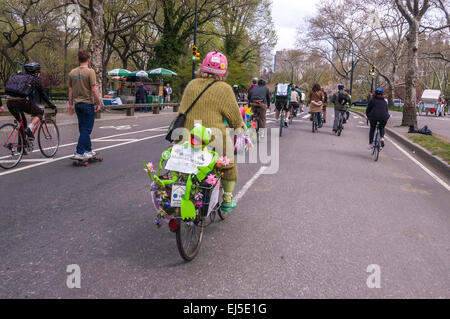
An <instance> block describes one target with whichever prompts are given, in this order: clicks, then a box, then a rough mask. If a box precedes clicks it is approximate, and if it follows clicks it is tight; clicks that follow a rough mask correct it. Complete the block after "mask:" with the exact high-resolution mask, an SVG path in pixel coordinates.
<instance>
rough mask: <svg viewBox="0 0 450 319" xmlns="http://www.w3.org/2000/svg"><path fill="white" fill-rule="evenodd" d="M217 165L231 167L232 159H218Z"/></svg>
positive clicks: (223, 157) (222, 157) (224, 157)
mask: <svg viewBox="0 0 450 319" xmlns="http://www.w3.org/2000/svg"><path fill="white" fill-rule="evenodd" d="M216 165H217V167H222V166H229V165H230V159H229V158H228V157H226V156H221V157H219V158H218V159H217V162H216Z"/></svg>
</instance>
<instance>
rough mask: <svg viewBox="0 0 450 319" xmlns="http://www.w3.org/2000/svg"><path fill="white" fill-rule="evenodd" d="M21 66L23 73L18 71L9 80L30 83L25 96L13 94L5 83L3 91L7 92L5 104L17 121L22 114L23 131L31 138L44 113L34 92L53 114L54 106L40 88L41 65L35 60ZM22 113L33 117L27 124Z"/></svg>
mask: <svg viewBox="0 0 450 319" xmlns="http://www.w3.org/2000/svg"><path fill="white" fill-rule="evenodd" d="M23 67H24V70H25V73H21V72H19V73H18V74H15V75H13V77H12V78H11V79H10V81H13V80H14V82H15V83H21V82H24V81H29V82H30V83H29V84H28V85H29V86H31V90H30V91H29V93H28V94H27V96H24V95H20V94H15V93H14V92H13V90H8V83H7V85H6V89H5V93H6V94H8V97H7V102H6V106H7V107H8V110H9V111H10V112H11V114H12V115H13V116H14V118H15V119H16V120H17V121H20V117H21V115H22V119H23V125H24V127H26V128H25V133H26V134H27V135H28V138H29V139H31V140H33V139H34V136H33V129H34V127H35V126H36V125H37V124H38V123H39V121H40V120H42V115H44V111H43V110H42V109H41V108H40V107H39V106H37V105H36V104H35V102H34V97H35V96H36V94H39V96H40V98H41V99H42V100H44V102H45V103H46V104H47V105H48V107H50V108H52V109H53V110H55V114H56V106H55V105H54V104H52V103H51V102H50V100H49V98H48V97H47V94H45V92H44V90H43V88H42V85H41V80H40V76H41V65H40V64H39V63H37V62H31V63H27V64H25V65H24V66H23ZM27 75H28V76H27ZM30 76H31V77H30ZM19 86H20V85H19ZM16 93H17V92H16ZM23 113H27V114H31V116H32V117H33V118H32V120H31V123H30V124H28V125H27V120H26V118H25V116H23V115H24V114H23Z"/></svg>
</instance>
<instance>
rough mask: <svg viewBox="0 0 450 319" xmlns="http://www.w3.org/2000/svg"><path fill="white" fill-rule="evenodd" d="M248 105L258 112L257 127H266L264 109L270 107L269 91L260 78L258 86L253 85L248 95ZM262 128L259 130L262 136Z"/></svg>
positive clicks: (262, 136)
mask: <svg viewBox="0 0 450 319" xmlns="http://www.w3.org/2000/svg"><path fill="white" fill-rule="evenodd" d="M248 100H249V102H250V106H251V108H252V109H253V110H255V111H257V112H258V113H259V128H262V129H265V128H266V111H267V109H268V108H269V107H270V91H269V89H268V88H267V86H266V81H265V80H263V79H260V80H259V81H258V86H255V87H254V88H253V89H252V90H251V91H250V93H249V95H248ZM264 133H265V132H264V130H261V132H260V137H261V138H264Z"/></svg>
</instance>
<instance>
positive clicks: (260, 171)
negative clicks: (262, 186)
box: [234, 166, 267, 204]
mask: <svg viewBox="0 0 450 319" xmlns="http://www.w3.org/2000/svg"><path fill="white" fill-rule="evenodd" d="M266 169H267V166H261V167H260V168H259V170H258V171H257V172H256V174H255V175H253V177H252V178H250V179H249V180H248V181H247V183H245V185H244V187H242V188H241V190H240V191H239V193H238V194H237V195H236V197H235V198H234V202H235V203H236V204H237V203H238V201H239V200H240V199H241V198H242V197H243V196H244V195H245V193H246V192H247V191H248V189H249V188H250V187H251V186H252V185H253V184H254V183H255V182H256V180H257V179H258V178H259V176H260V175H261V174H262V173H263V172H264V171H265V170H266Z"/></svg>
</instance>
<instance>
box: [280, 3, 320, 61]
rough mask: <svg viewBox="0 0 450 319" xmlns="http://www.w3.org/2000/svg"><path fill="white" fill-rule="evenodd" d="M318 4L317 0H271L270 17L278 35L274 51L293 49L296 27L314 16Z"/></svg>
mask: <svg viewBox="0 0 450 319" xmlns="http://www.w3.org/2000/svg"><path fill="white" fill-rule="evenodd" d="M318 2H319V0H272V17H273V21H274V23H275V28H276V30H277V35H278V43H277V46H276V47H275V51H279V50H282V49H291V48H293V47H294V45H295V39H296V37H297V27H298V26H300V25H301V24H304V23H305V18H306V17H308V16H312V15H314V13H315V12H316V3H318ZM274 53H275V52H274Z"/></svg>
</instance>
